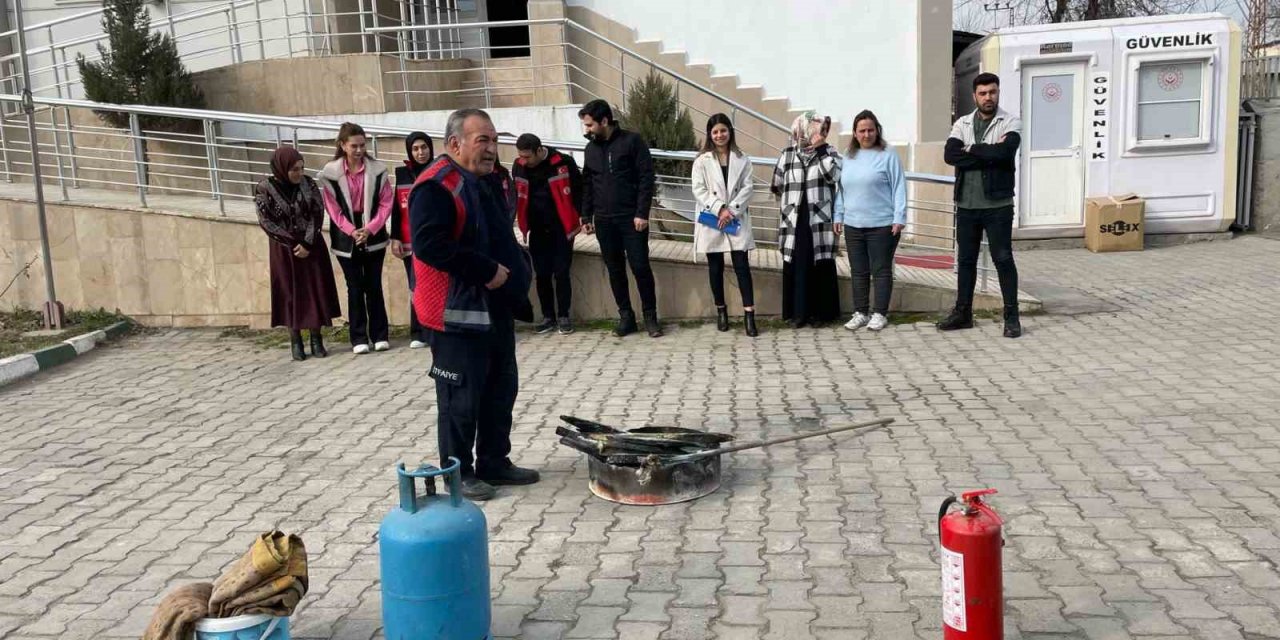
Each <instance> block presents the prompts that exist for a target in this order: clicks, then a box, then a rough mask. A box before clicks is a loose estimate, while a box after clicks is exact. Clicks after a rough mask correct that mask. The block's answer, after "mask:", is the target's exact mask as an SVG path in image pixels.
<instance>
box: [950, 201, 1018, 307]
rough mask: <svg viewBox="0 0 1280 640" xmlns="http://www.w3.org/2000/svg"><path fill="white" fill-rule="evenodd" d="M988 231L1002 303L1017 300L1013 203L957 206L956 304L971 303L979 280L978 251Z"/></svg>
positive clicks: (964, 304)
mask: <svg viewBox="0 0 1280 640" xmlns="http://www.w3.org/2000/svg"><path fill="white" fill-rule="evenodd" d="M984 232H985V233H986V234H987V245H988V246H989V248H990V250H991V262H992V263H993V264H995V267H996V274H997V275H999V276H1000V295H1001V296H1002V297H1003V298H1004V306H1006V307H1008V306H1017V304H1018V267H1017V266H1016V265H1014V263H1013V207H1012V206H1008V207H1000V208H998V209H956V249H957V254H959V255H957V256H956V279H957V282H956V285H957V286H956V305H957V306H972V305H973V287H974V285H976V284H977V282H978V253H979V251H980V250H981V248H982V234H983V233H984Z"/></svg>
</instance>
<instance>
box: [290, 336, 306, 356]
mask: <svg viewBox="0 0 1280 640" xmlns="http://www.w3.org/2000/svg"><path fill="white" fill-rule="evenodd" d="M289 350H290V351H292V352H293V359H294V360H296V361H298V362H301V361H303V360H306V359H307V351H306V349H303V348H302V332H301V331H290V332H289Z"/></svg>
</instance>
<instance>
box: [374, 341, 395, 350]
mask: <svg viewBox="0 0 1280 640" xmlns="http://www.w3.org/2000/svg"><path fill="white" fill-rule="evenodd" d="M390 348H391V343H390V342H387V341H386V340H379V341H378V342H375V343H373V350H374V351H386V350H387V349H390Z"/></svg>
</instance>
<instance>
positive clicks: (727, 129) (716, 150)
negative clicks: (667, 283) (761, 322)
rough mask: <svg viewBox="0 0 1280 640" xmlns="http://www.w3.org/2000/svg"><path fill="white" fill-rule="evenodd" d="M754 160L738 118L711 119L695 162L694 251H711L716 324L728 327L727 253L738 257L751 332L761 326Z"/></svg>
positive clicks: (735, 261) (717, 116)
mask: <svg viewBox="0 0 1280 640" xmlns="http://www.w3.org/2000/svg"><path fill="white" fill-rule="evenodd" d="M751 190H752V178H751V159H750V158H748V157H747V156H746V155H744V154H743V153H742V151H740V150H739V149H738V143H737V140H736V139H735V136H734V132H733V122H731V121H730V120H729V117H728V116H726V115H725V114H723V113H717V114H715V115H713V116H711V118H710V119H708V120H707V137H706V138H704V139H703V141H702V153H701V155H699V156H698V157H697V158H696V159H694V161H693V197H694V200H696V201H697V209H698V217H699V219H700V220H701V221H700V222H696V223H695V224H694V231H693V247H694V251H696V252H698V253H704V254H706V256H707V265H708V266H709V267H710V272H711V294H712V296H713V297H714V298H715V303H716V328H718V329H719V330H721V331H728V330H729V311H728V309H727V308H726V307H725V301H724V254H726V253H728V254H729V256H730V257H731V258H732V260H733V271H734V273H736V274H737V276H738V290H739V291H740V292H741V294H742V310H743V315H744V318H745V320H746V323H745V324H746V332H747V335H748V336H751V337H753V338H754V337H756V336H757V335H760V332H759V330H758V329H756V307H755V292H754V290H753V285H752V283H751V265H750V263H748V261H747V252H748V251H750V250H752V249H754V248H755V247H756V241H755V238H754V237H752V235H751V216H750V213H749V212H748V210H747V203H748V202H750V200H751Z"/></svg>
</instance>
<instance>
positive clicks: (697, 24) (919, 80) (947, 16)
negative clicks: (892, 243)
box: [566, 0, 951, 142]
mask: <svg viewBox="0 0 1280 640" xmlns="http://www.w3.org/2000/svg"><path fill="white" fill-rule="evenodd" d="M566 2H567V4H568V5H570V6H577V7H583V8H586V9H590V10H592V11H595V12H597V13H599V14H601V15H603V16H605V17H607V18H610V19H612V20H616V21H618V22H621V23H622V24H625V25H628V26H630V27H632V28H634V29H635V30H636V32H637V34H638V36H639V37H640V38H642V39H658V40H661V41H662V44H663V46H664V47H665V48H666V49H667V50H676V49H684V50H685V51H687V52H688V54H689V58H690V60H691V61H694V62H698V61H702V62H709V63H711V64H712V65H714V68H715V73H717V74H726V73H731V74H737V75H738V77H739V79H740V80H741V81H742V82H743V83H747V84H761V85H764V88H765V92H766V93H767V94H768V95H770V96H787V97H789V98H790V99H791V105H792V107H795V108H813V109H818V110H820V111H823V112H826V113H829V114H831V115H832V117H833V118H834V119H837V120H839V121H841V122H843V123H849V122H852V119H853V118H852V117H853V115H854V114H856V113H857V112H858V111H861V110H862V109H871V110H873V111H875V112H876V113H877V114H878V115H880V116H881V119H882V120H883V121H884V126H885V136H886V137H887V138H889V139H891V140H893V141H895V142H918V141H929V140H938V139H941V138H939V136H945V134H946V131H945V130H944V128H945V127H947V126H948V125H949V123H947V122H946V119H947V118H946V114H947V113H948V112H949V111H950V109H949V105H950V86H951V82H950V69H951V64H950V48H951V2H950V0H877V1H874V2H873V1H868V0H858V1H854V0H841V1H839V2H830V3H822V4H814V3H810V2H808V1H806V0H785V1H775V2H769V3H763V2H761V3H744V2H741V0H703V1H702V2H687V1H685V0H646V1H645V2H636V1H634V0H566ZM714 32H718V33H723V34H727V35H726V36H725V37H714V38H713V37H708V33H714ZM606 35H607V34H606ZM938 65H941V66H938Z"/></svg>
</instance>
